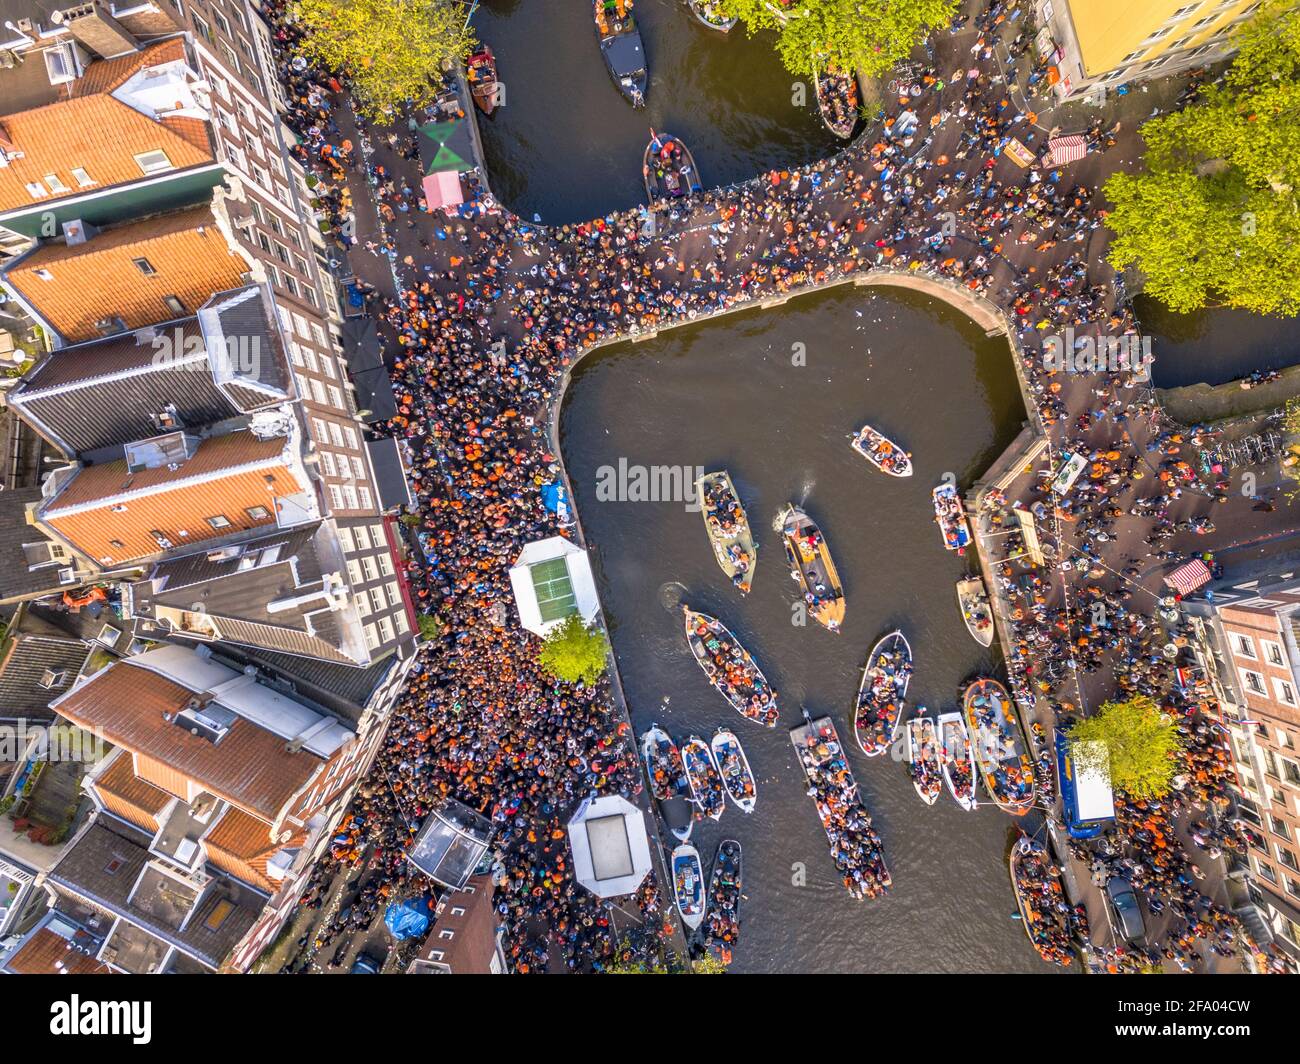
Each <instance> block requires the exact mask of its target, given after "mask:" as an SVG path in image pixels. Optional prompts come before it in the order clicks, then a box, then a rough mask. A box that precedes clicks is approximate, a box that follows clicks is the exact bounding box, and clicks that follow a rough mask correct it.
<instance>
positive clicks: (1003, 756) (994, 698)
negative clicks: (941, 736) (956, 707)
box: [962, 679, 1034, 816]
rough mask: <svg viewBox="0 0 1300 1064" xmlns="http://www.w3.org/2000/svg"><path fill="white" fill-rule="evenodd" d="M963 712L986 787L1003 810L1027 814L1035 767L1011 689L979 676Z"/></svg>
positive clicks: (968, 691) (968, 690)
mask: <svg viewBox="0 0 1300 1064" xmlns="http://www.w3.org/2000/svg"><path fill="white" fill-rule="evenodd" d="M962 713H963V714H965V717H966V727H967V728H969V729H970V736H971V744H972V745H973V746H974V749H975V764H976V766H977V767H978V768H979V770H980V778H981V779H983V781H984V789H985V790H986V791H988V794H989V797H990V798H992V799H993V803H994V805H996V806H997V807H998V808H999V809H1001V810H1002V811H1003V812H1006V813H1010V814H1012V815H1013V816H1024V814H1025V813H1027V812H1028V811H1029V809H1030V807H1031V806H1032V805H1033V804H1034V767H1033V764H1032V763H1031V762H1030V760H1029V755H1028V754H1027V753H1026V752H1025V749H1026V748H1025V741H1024V739H1023V737H1022V736H1021V734H1020V724H1019V723H1018V722H1017V721H1016V717H1015V711H1014V710H1013V709H1012V706H1011V698H1010V696H1009V695H1008V694H1007V689H1006V688H1005V687H1003V686H1002V685H1001V684H1000V683H998V682H997V680H988V679H985V680H976V681H975V682H974V683H972V684H971V685H970V686H968V687H967V688H966V691H965V694H964V695H963V696H962Z"/></svg>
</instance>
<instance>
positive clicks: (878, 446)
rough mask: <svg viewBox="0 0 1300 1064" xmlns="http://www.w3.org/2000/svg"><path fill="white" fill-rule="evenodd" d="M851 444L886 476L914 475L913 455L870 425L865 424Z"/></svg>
mask: <svg viewBox="0 0 1300 1064" xmlns="http://www.w3.org/2000/svg"><path fill="white" fill-rule="evenodd" d="M851 446H852V447H853V449H854V450H855V451H857V452H858V454H860V455H862V457H863V458H865V459H866V460H867V461H868V462H870V463H871V464H872V465H873V466H875V467H876V468H877V469H879V470H880V471H881V472H882V473H884V474H885V475H886V476H891V477H910V476H911V475H912V456H911V455H910V454H908V453H907V452H906V451H905V450H903V448H901V447H900V446H898V444H896V443H895V442H894V441H893V440H891V439H889V438H888V437H886V436H885V435H884V434H883V433H882V432H880V431H878V430H876V429H873V428H872V427H871V426H870V425H863V426H862V428H861V429H859V430H858V433H857V435H855V436H854V437H853V442H852V444H851Z"/></svg>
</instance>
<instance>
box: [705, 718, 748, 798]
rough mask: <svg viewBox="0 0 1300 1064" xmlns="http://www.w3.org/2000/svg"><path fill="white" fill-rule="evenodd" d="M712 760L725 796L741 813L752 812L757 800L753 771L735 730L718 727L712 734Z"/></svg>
mask: <svg viewBox="0 0 1300 1064" xmlns="http://www.w3.org/2000/svg"><path fill="white" fill-rule="evenodd" d="M711 745H712V747H713V761H714V763H715V764H716V765H717V766H718V774H719V775H720V776H721V777H722V785H723V786H724V787H725V788H726V789H727V797H728V798H730V799H731V801H732V802H734V803H735V805H736V808H737V809H739V810H740V811H741V812H742V813H752V812H753V811H754V805H755V803H756V802H757V801H758V787H757V786H756V785H755V783H754V773H753V771H751V769H750V767H749V758H747V757H746V756H745V749H744V747H742V746H741V745H740V740H739V739H737V738H736V734H735V732H732V731H729V730H727V729H726V728H719V729H718V732H717V734H716V735H714V736H713V742H712V744H711Z"/></svg>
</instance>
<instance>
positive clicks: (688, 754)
mask: <svg viewBox="0 0 1300 1064" xmlns="http://www.w3.org/2000/svg"><path fill="white" fill-rule="evenodd" d="M682 764H683V765H684V766H685V767H686V779H687V781H688V782H689V783H690V785H691V795H692V797H693V798H694V800H695V805H696V808H698V809H699V811H700V813H701V815H703V816H707V817H712V818H713V819H714V820H719V819H721V817H722V811H723V810H724V809H726V808H727V796H726V792H725V791H724V790H723V787H722V777H721V776H720V775H718V766H717V765H715V764H714V763H713V751H712V750H711V749H710V748H709V744H708V743H706V742H705V741H704V740H703V739H701V738H700V737H699V736H698V735H692V736H691V737H690V738H689V739H687V740H686V745H685V746H683V747H682Z"/></svg>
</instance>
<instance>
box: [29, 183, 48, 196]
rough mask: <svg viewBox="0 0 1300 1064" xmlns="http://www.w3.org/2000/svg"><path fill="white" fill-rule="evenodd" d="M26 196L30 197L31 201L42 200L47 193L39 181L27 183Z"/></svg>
mask: <svg viewBox="0 0 1300 1064" xmlns="http://www.w3.org/2000/svg"><path fill="white" fill-rule="evenodd" d="M27 195H29V196H31V197H32V199H42V198H43V197H45V196H48V195H49V193H48V192H46V191H45V186H44V185H42V184H41V183H40V182H39V181H28V182H27Z"/></svg>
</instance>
